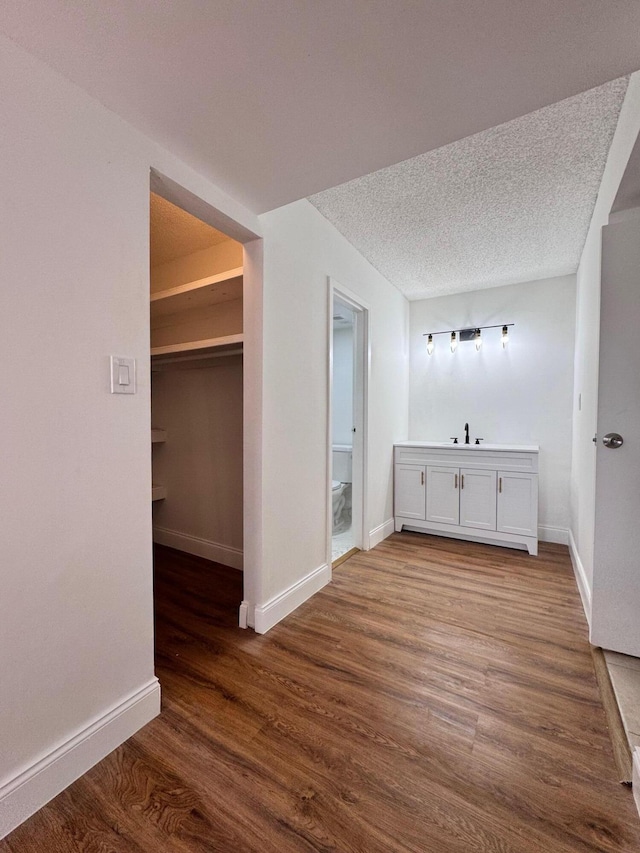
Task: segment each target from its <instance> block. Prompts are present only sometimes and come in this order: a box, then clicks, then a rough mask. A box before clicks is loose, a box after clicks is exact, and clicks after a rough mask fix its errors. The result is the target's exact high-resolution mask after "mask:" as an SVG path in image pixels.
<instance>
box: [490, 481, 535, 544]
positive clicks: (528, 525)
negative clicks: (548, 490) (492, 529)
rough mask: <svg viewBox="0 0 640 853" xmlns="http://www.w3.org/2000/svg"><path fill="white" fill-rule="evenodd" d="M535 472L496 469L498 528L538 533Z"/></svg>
mask: <svg viewBox="0 0 640 853" xmlns="http://www.w3.org/2000/svg"><path fill="white" fill-rule="evenodd" d="M537 478H538V475H537V474H514V473H513V472H511V471H498V525H497V527H498V530H499V531H500V532H501V533H517V534H518V535H519V536H537V535H538V498H537V489H536V484H537Z"/></svg>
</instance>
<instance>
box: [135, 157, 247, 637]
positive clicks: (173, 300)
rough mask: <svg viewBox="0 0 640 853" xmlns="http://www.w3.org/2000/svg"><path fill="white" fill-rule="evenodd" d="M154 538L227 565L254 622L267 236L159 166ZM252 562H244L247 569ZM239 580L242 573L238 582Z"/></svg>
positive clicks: (243, 610) (154, 215)
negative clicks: (258, 390)
mask: <svg viewBox="0 0 640 853" xmlns="http://www.w3.org/2000/svg"><path fill="white" fill-rule="evenodd" d="M150 189H151V217H150V218H151V235H150V236H151V255H152V257H151V262H150V267H151V324H150V325H151V362H152V378H153V381H152V387H153V393H152V398H153V400H152V413H151V414H152V425H153V427H156V429H155V431H154V432H153V433H152V442H153V443H152V447H153V453H152V457H153V465H152V468H153V476H154V480H155V484H156V486H155V487H154V491H153V498H154V500H153V521H154V524H153V528H154V530H153V534H154V541H155V542H156V543H157V544H158V545H160V546H164V547H167V546H168V547H169V548H171V549H173V551H174V553H175V552H182V553H183V554H185V555H190V556H191V557H195V558H199V559H201V560H203V561H205V562H206V561H209V562H212V563H215V564H217V565H219V566H221V567H228V569H229V570H230V571H231V573H232V574H233V575H235V577H234V588H235V587H237V588H238V589H239V590H240V594H239V595H238V600H237V601H236V602H235V604H234V603H233V602H232V601H231V600H230V601H229V604H230V605H231V607H232V610H235V619H236V624H238V621H237V620H238V618H239V621H240V626H241V627H247V626H248V625H252V623H253V618H252V616H253V603H254V602H255V600H256V598H255V596H256V593H257V590H258V588H259V583H260V577H259V568H258V561H257V560H256V559H255V555H256V554H257V553H259V552H260V550H261V542H260V535H259V531H257V530H256V527H257V525H256V524H255V517H256V504H257V503H260V501H261V493H260V489H259V488H256V485H255V483H253V481H251V480H249V482H250V488H247V480H248V479H249V477H248V471H250V470H251V469H252V467H255V464H254V463H255V454H256V450H255V448H256V447H257V446H259V445H258V442H257V441H256V435H255V432H256V429H257V427H256V426H254V425H256V424H257V425H259V424H260V423H261V398H260V397H258V396H256V395H255V394H254V393H253V388H254V387H255V385H256V382H257V377H259V365H260V355H261V354H260V352H259V345H260V341H259V339H258V336H257V334H256V329H258V328H260V324H261V319H262V318H261V309H262V263H261V261H262V241H261V239H260V238H259V237H258V236H257V235H256V234H255V233H252V232H251V231H249V230H248V229H247V228H245V227H244V226H243V225H240V224H239V223H237V222H235V221H233V220H231V219H230V218H229V217H227V216H226V215H225V214H222V213H221V212H219V211H217V210H216V209H215V208H213V207H211V206H210V205H209V204H207V203H206V202H204V201H203V200H202V199H200V198H198V197H196V196H194V195H193V194H192V193H191V192H189V191H188V190H185V189H184V188H182V187H180V186H179V185H177V184H175V183H174V182H173V181H172V180H170V179H169V178H166V177H165V176H162V175H160V174H159V173H157V172H156V171H155V170H152V172H151V187H150ZM243 569H244V570H243ZM236 581H238V583H235V582H236Z"/></svg>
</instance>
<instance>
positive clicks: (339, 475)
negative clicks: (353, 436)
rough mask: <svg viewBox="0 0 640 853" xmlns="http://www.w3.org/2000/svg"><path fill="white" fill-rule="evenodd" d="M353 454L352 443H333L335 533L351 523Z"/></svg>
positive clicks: (332, 491)
mask: <svg viewBox="0 0 640 853" xmlns="http://www.w3.org/2000/svg"><path fill="white" fill-rule="evenodd" d="M351 456H352V449H351V446H350V445H347V444H334V445H333V454H332V478H333V481H332V483H331V498H332V504H333V533H334V534H335V533H341V532H342V531H343V530H346V529H347V527H349V525H350V524H351V478H352V474H351Z"/></svg>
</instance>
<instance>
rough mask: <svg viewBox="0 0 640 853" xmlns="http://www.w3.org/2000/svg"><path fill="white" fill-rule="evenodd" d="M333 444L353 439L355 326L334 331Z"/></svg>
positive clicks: (345, 442) (344, 442) (346, 442)
mask: <svg viewBox="0 0 640 853" xmlns="http://www.w3.org/2000/svg"><path fill="white" fill-rule="evenodd" d="M332 393H333V404H332V408H331V412H332V417H333V443H334V444H347V445H350V444H351V442H352V439H353V433H352V432H351V429H352V427H353V326H351V327H350V328H346V329H334V331H333V386H332Z"/></svg>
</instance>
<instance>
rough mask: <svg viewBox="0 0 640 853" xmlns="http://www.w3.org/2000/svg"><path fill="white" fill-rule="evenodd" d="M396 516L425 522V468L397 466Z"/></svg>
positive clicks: (395, 487) (395, 473)
mask: <svg viewBox="0 0 640 853" xmlns="http://www.w3.org/2000/svg"><path fill="white" fill-rule="evenodd" d="M394 467H395V472H394V478H395V480H394V503H395V507H394V515H397V516H401V517H402V518H416V519H419V520H420V521H424V516H425V479H426V477H425V466H424V465H395V466H394Z"/></svg>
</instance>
